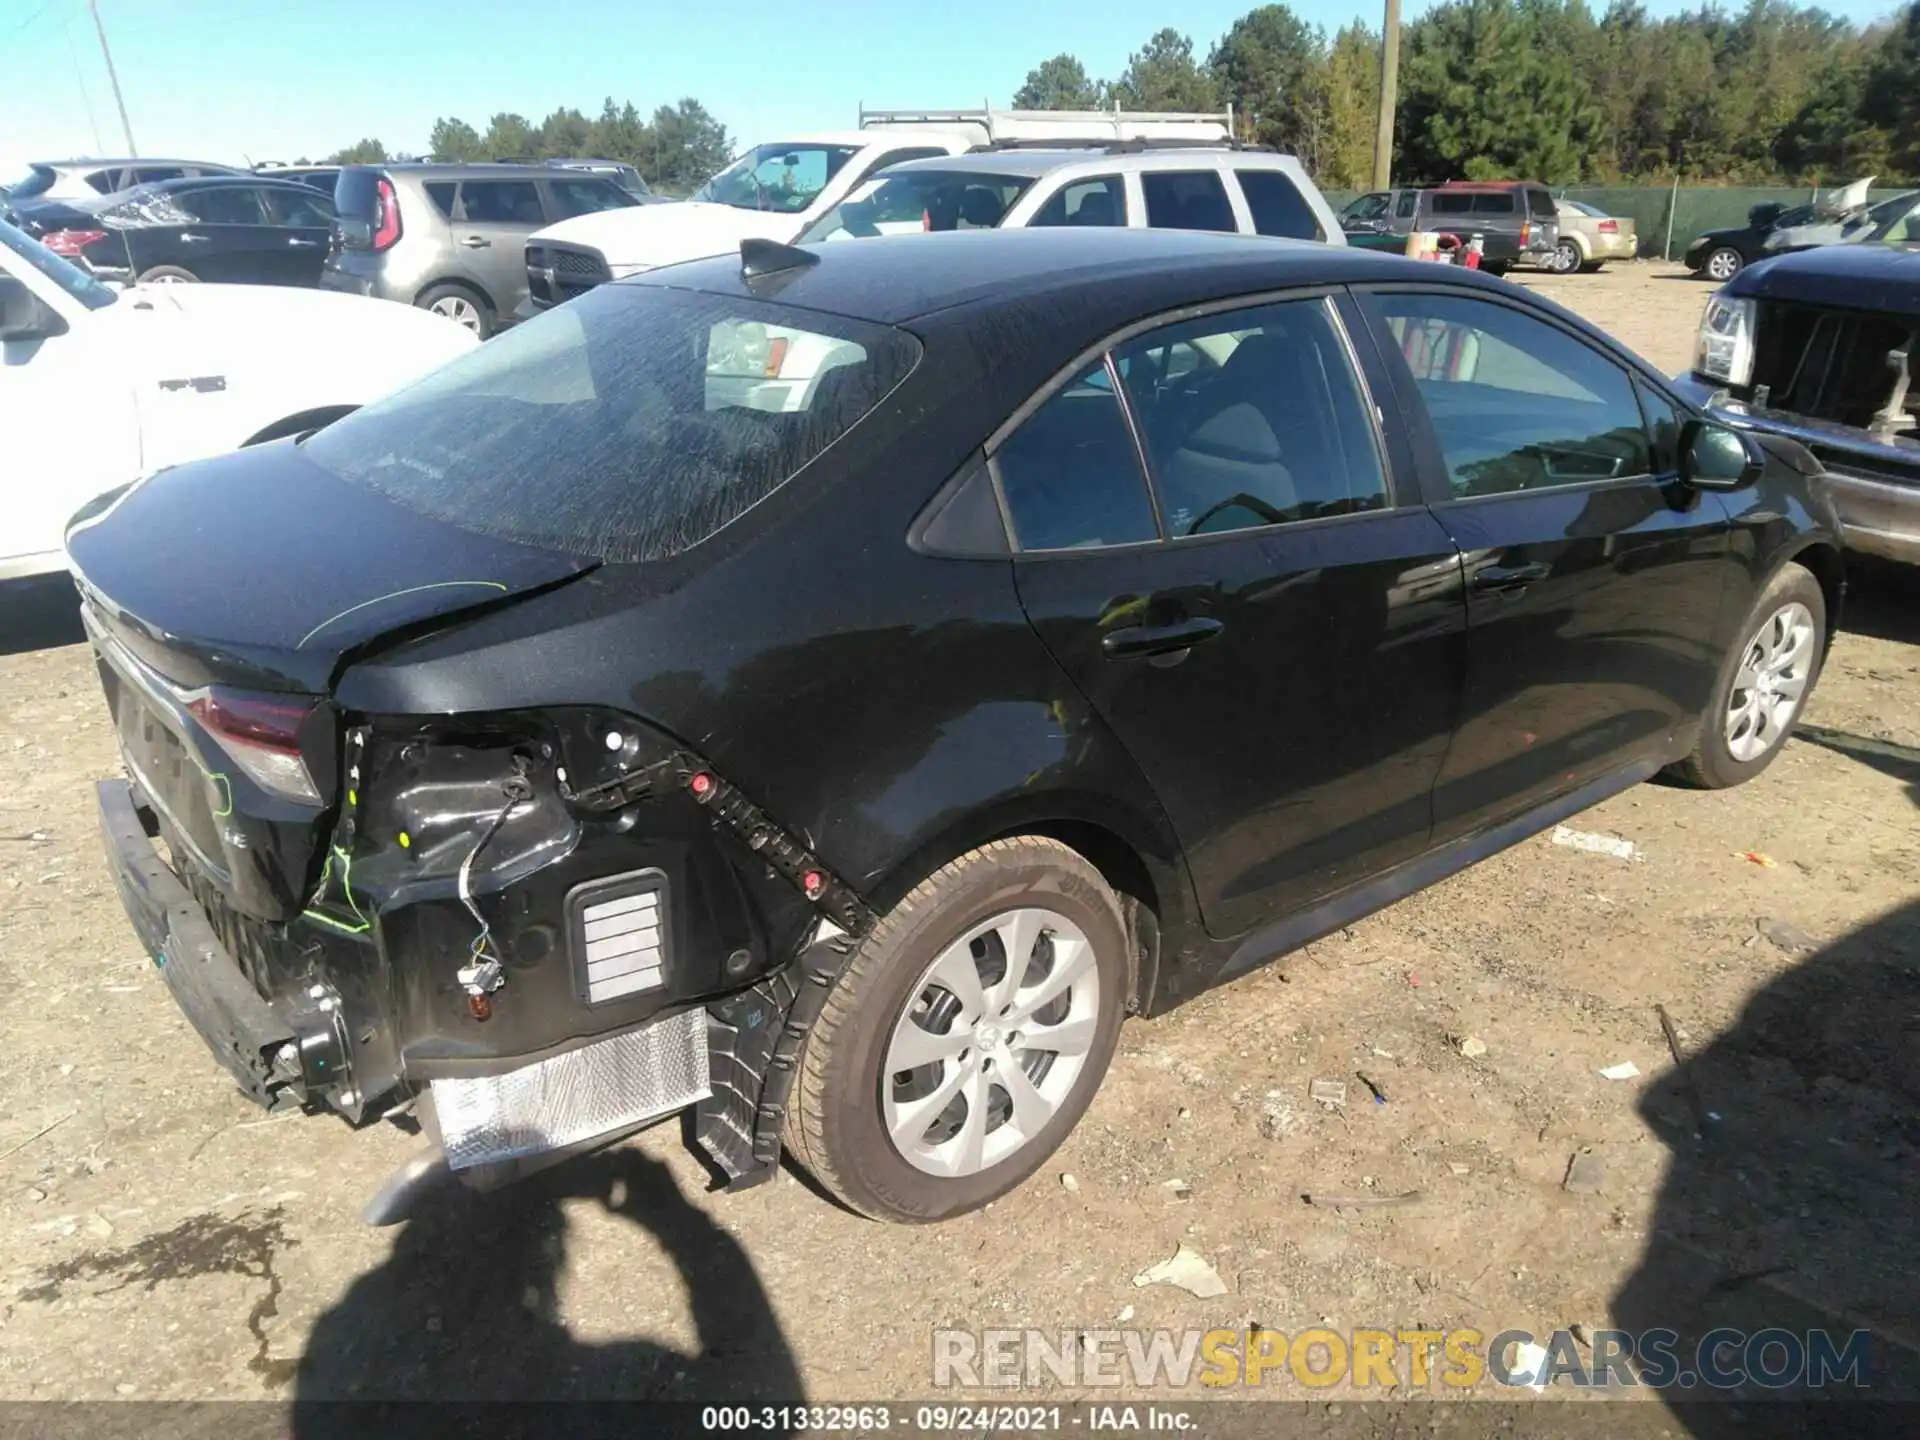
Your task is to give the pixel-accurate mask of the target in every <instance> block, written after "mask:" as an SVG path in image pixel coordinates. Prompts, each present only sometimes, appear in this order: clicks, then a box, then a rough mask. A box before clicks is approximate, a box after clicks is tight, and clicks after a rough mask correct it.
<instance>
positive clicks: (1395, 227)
mask: <svg viewBox="0 0 1920 1440" xmlns="http://www.w3.org/2000/svg"><path fill="white" fill-rule="evenodd" d="M1420 194H1421V192H1420V191H1419V190H1418V189H1406V188H1403V189H1399V190H1374V191H1371V192H1370V193H1368V194H1365V195H1362V196H1360V197H1359V198H1358V199H1357V200H1354V201H1352V202H1351V203H1350V204H1348V206H1347V208H1346V209H1344V210H1342V211H1341V212H1340V228H1341V230H1343V231H1345V232H1346V236H1347V243H1348V244H1349V245H1358V246H1360V247H1361V248H1362V249H1365V250H1391V251H1393V252H1394V253H1395V254H1399V253H1400V252H1401V251H1403V250H1405V249H1406V245H1407V236H1408V235H1409V234H1410V233H1411V232H1412V230H1413V221H1414V216H1415V215H1416V213H1417V212H1418V210H1419V207H1420Z"/></svg>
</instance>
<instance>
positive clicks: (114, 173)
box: [13, 170, 124, 198]
mask: <svg viewBox="0 0 1920 1440" xmlns="http://www.w3.org/2000/svg"><path fill="white" fill-rule="evenodd" d="M120 174H121V172H120V171H118V170H96V171H94V172H93V173H92V174H91V175H89V176H87V185H88V187H89V188H90V189H93V190H97V191H99V192H100V193H101V194H102V195H111V194H113V192H114V191H116V190H119V189H122V188H124V187H122V186H121V184H120ZM52 183H53V172H52V171H48V172H47V184H46V185H42V186H41V187H40V190H45V189H46V188H47V186H48V185H51V184H52ZM40 190H28V189H27V188H26V187H25V186H21V187H20V188H18V189H16V190H15V191H14V192H13V193H14V196H15V197H16V198H25V197H26V196H28V195H38V194H39V193H40Z"/></svg>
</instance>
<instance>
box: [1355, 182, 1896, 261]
mask: <svg viewBox="0 0 1920 1440" xmlns="http://www.w3.org/2000/svg"><path fill="white" fill-rule="evenodd" d="M1551 188H1552V190H1553V194H1554V196H1555V198H1557V199H1567V200H1578V201H1580V202H1581V203H1582V204H1585V205H1591V206H1593V208H1594V209H1596V210H1604V211H1605V212H1606V213H1607V214H1609V215H1617V216H1619V217H1620V218H1621V219H1623V220H1625V219H1631V220H1632V221H1633V224H1634V233H1635V234H1637V235H1638V236H1639V237H1640V254H1641V257H1642V258H1643V259H1653V260H1658V259H1660V258H1661V256H1662V254H1663V252H1664V250H1665V247H1666V244H1667V216H1668V213H1669V212H1671V213H1672V216H1673V249H1672V258H1673V259H1675V260H1677V259H1679V258H1680V257H1681V256H1682V255H1683V254H1685V253H1686V249H1687V245H1688V243H1689V242H1691V241H1692V239H1693V237H1694V236H1696V235H1698V234H1699V233H1700V232H1701V231H1703V230H1720V229H1725V228H1727V227H1728V226H1734V225H1744V224H1746V223H1747V212H1748V211H1749V210H1751V209H1752V208H1753V207H1754V206H1756V205H1765V204H1769V203H1771V204H1777V205H1785V206H1794V205H1804V204H1806V203H1807V201H1808V200H1810V199H1811V198H1812V197H1813V191H1812V189H1811V188H1810V187H1808V186H1804V185H1800V186H1794V185H1773V186H1757V185H1756V186H1717V185H1682V186H1681V187H1680V188H1679V189H1678V190H1675V189H1674V188H1673V187H1672V186H1670V185H1556V186H1553V187H1551ZM1361 193H1362V192H1360V191H1357V190H1329V191H1327V192H1326V194H1327V203H1328V204H1329V205H1331V206H1333V209H1334V213H1336V214H1338V213H1339V212H1340V211H1341V210H1342V209H1343V208H1345V206H1346V205H1347V204H1348V202H1349V201H1351V200H1353V199H1354V198H1355V197H1356V196H1358V195H1359V194H1361ZM1898 193H1899V191H1897V190H1874V191H1872V192H1871V193H1870V194H1869V196H1868V199H1869V200H1870V201H1871V200H1884V199H1886V198H1887V197H1888V196H1890V195H1895V194H1898Z"/></svg>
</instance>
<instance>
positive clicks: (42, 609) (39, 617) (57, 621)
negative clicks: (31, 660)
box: [0, 572, 87, 655]
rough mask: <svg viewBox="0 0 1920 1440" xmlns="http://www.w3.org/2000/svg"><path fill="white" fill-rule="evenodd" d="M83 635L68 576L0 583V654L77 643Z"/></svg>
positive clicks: (77, 597)
mask: <svg viewBox="0 0 1920 1440" xmlns="http://www.w3.org/2000/svg"><path fill="white" fill-rule="evenodd" d="M86 638H87V633H86V631H85V630H83V629H81V627H80V597H79V595H78V594H76V593H75V591H74V588H73V579H72V577H71V576H69V575H67V574H65V573H64V572H63V573H61V574H59V575H36V576H34V577H33V578H32V579H28V580H9V581H7V582H5V583H4V584H0V655H22V654H25V653H26V652H27V651H29V650H48V649H51V648H53V647H54V646H56V645H78V644H80V643H81V642H82V641H83V640H85V639H86Z"/></svg>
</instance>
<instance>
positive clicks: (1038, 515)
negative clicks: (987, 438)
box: [993, 361, 1159, 550]
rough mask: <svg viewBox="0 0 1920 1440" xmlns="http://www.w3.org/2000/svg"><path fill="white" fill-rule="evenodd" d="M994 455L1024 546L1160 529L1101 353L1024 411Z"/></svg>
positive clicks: (1064, 544)
mask: <svg viewBox="0 0 1920 1440" xmlns="http://www.w3.org/2000/svg"><path fill="white" fill-rule="evenodd" d="M993 461H994V468H995V469H996V470H997V471H998V473H999V477H1000V490H1001V493H1002V494H1003V495H1004V496H1005V497H1006V502H1007V512H1008V514H1009V516H1010V517H1011V518H1012V520H1013V533H1014V538H1015V540H1017V541H1018V542H1019V545H1020V548H1021V549H1022V550H1072V549H1080V548H1082V547H1089V546H1098V545H1126V544H1131V543H1133V542H1136V541H1140V540H1153V539H1156V538H1157V537H1158V533H1159V532H1158V530H1157V528H1156V527H1155V525H1154V520H1153V502H1152V500H1151V499H1150V498H1149V497H1148V495H1147V484H1146V477H1145V476H1143V475H1142V474H1141V473H1140V456H1139V452H1138V451H1137V450H1136V449H1135V448H1134V444H1133V436H1132V434H1131V433H1130V432H1129V431H1128V429H1127V418H1126V416H1125V414H1123V413H1122V411H1121V409H1120V400H1119V397H1118V396H1116V395H1115V394H1114V393H1113V386H1112V383H1111V382H1110V381H1109V379H1108V376H1107V369H1106V365H1105V362H1104V361H1103V362H1100V363H1098V364H1095V365H1093V366H1091V367H1089V368H1088V369H1087V370H1085V371H1083V372H1082V373H1081V374H1079V375H1077V376H1075V377H1074V379H1073V380H1072V382H1071V383H1069V384H1068V385H1067V387H1066V388H1065V389H1063V390H1061V391H1060V392H1059V393H1057V394H1056V395H1054V396H1053V397H1052V398H1051V399H1049V400H1048V401H1047V402H1046V403H1045V404H1044V405H1042V406H1041V407H1040V408H1039V409H1038V410H1036V411H1034V412H1033V414H1031V415H1030V416H1028V417H1027V419H1026V420H1025V421H1024V422H1022V424H1021V426H1020V428H1019V429H1017V430H1015V431H1014V432H1013V433H1012V434H1011V435H1009V436H1008V437H1007V438H1006V439H1005V440H1004V441H1002V442H1001V444H1000V447H999V449H998V450H997V451H995V453H994V457H993Z"/></svg>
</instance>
